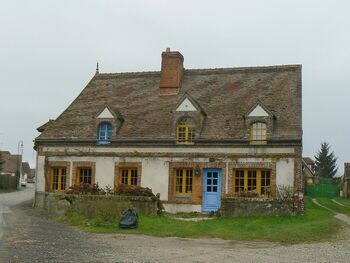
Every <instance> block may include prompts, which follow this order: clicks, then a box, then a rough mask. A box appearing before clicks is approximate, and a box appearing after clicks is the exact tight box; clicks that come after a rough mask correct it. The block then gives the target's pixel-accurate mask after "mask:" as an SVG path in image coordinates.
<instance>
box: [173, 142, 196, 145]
mask: <svg viewBox="0 0 350 263" xmlns="http://www.w3.org/2000/svg"><path fill="white" fill-rule="evenodd" d="M176 144H177V145H194V142H176Z"/></svg>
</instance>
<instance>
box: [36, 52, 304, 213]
mask: <svg viewBox="0 0 350 263" xmlns="http://www.w3.org/2000/svg"><path fill="white" fill-rule="evenodd" d="M183 61H184V59H183V56H182V55H181V54H180V53H179V52H176V51H175V52H174V51H170V49H167V50H166V51H165V52H163V53H162V64H161V71H160V72H131V73H108V74H107V73H106V74H102V73H99V72H98V70H97V71H96V74H95V75H94V77H93V78H92V79H91V80H90V82H89V83H88V84H87V86H86V87H85V88H84V89H83V91H82V92H81V93H80V94H79V96H78V97H77V98H76V99H75V100H74V101H73V103H72V104H71V105H70V106H69V107H68V108H67V109H66V110H65V111H64V112H63V113H62V114H61V115H60V116H59V117H58V118H57V119H56V120H54V121H52V120H51V121H50V122H48V123H47V124H45V125H43V126H41V127H40V128H38V130H39V131H40V132H41V134H40V135H39V136H38V137H37V138H36V139H35V149H36V150H37V165H36V167H37V178H36V179H37V191H62V190H64V189H67V188H68V187H69V186H71V185H73V184H79V183H90V184H93V183H98V184H99V186H101V187H105V186H107V185H109V186H118V185H121V184H127V185H140V186H143V187H149V188H152V190H153V192H154V193H160V197H161V200H163V202H164V206H165V208H166V210H167V211H171V212H175V211H215V210H217V209H219V208H220V206H221V198H222V197H224V196H227V195H230V196H231V195H240V194H241V193H242V192H255V193H257V194H258V195H261V196H269V197H272V198H274V197H277V196H278V195H279V189H280V188H281V189H282V188H283V189H286V188H285V187H282V186H287V187H290V188H293V189H294V191H295V193H296V195H295V196H296V198H298V204H299V207H300V208H301V210H302V207H303V178H302V158H301V149H302V122H301V86H302V83H301V82H302V81H301V66H300V65H283V66H267V67H266V66H264V67H241V68H221V69H184V67H183Z"/></svg>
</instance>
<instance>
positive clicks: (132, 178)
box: [120, 168, 137, 185]
mask: <svg viewBox="0 0 350 263" xmlns="http://www.w3.org/2000/svg"><path fill="white" fill-rule="evenodd" d="M120 175H121V176H120V180H121V181H120V183H121V184H124V185H137V168H121V169H120Z"/></svg>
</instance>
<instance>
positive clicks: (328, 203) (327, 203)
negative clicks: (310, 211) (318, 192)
mask: <svg viewBox="0 0 350 263" xmlns="http://www.w3.org/2000/svg"><path fill="white" fill-rule="evenodd" d="M317 200H318V202H319V203H320V204H322V205H324V206H326V207H329V208H330V209H333V210H334V211H336V212H338V213H342V214H346V215H348V216H350V204H349V207H345V206H341V205H338V204H336V203H335V202H333V201H332V200H331V199H329V198H325V197H317ZM336 201H337V202H339V203H342V204H344V205H347V204H346V203H345V202H343V201H339V200H338V199H336Z"/></svg>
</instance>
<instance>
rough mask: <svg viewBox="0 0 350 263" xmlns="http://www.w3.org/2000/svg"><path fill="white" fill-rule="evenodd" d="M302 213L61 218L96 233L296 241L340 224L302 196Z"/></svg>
mask: <svg viewBox="0 0 350 263" xmlns="http://www.w3.org/2000/svg"><path fill="white" fill-rule="evenodd" d="M305 207H306V209H305V215H300V216H264V217H236V218H214V219H212V220H204V221H199V222H192V221H181V220H178V219H176V218H173V217H169V216H167V215H163V216H145V215H139V227H138V228H137V229H130V230H125V229H120V228H119V227H118V222H117V221H116V222H112V223H111V222H104V221H103V220H101V219H99V218H94V219H89V218H86V217H83V216H81V215H79V214H76V213H71V214H69V215H67V217H66V218H65V221H67V222H69V223H70V224H72V225H75V226H79V227H80V228H81V229H83V230H86V231H89V232H97V233H130V234H145V235H152V236H159V237H169V236H175V237H197V238H198V237H212V238H222V239H228V240H266V241H275V242H287V243H299V242H311V241H323V240H329V239H330V238H331V237H332V235H333V234H334V233H336V232H337V230H338V229H339V227H340V226H341V224H342V223H341V222H340V221H338V220H337V219H335V218H334V217H333V214H332V213H331V212H329V211H327V210H325V209H323V208H321V207H319V206H317V205H315V204H313V203H312V201H311V198H309V197H306V198H305Z"/></svg>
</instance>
